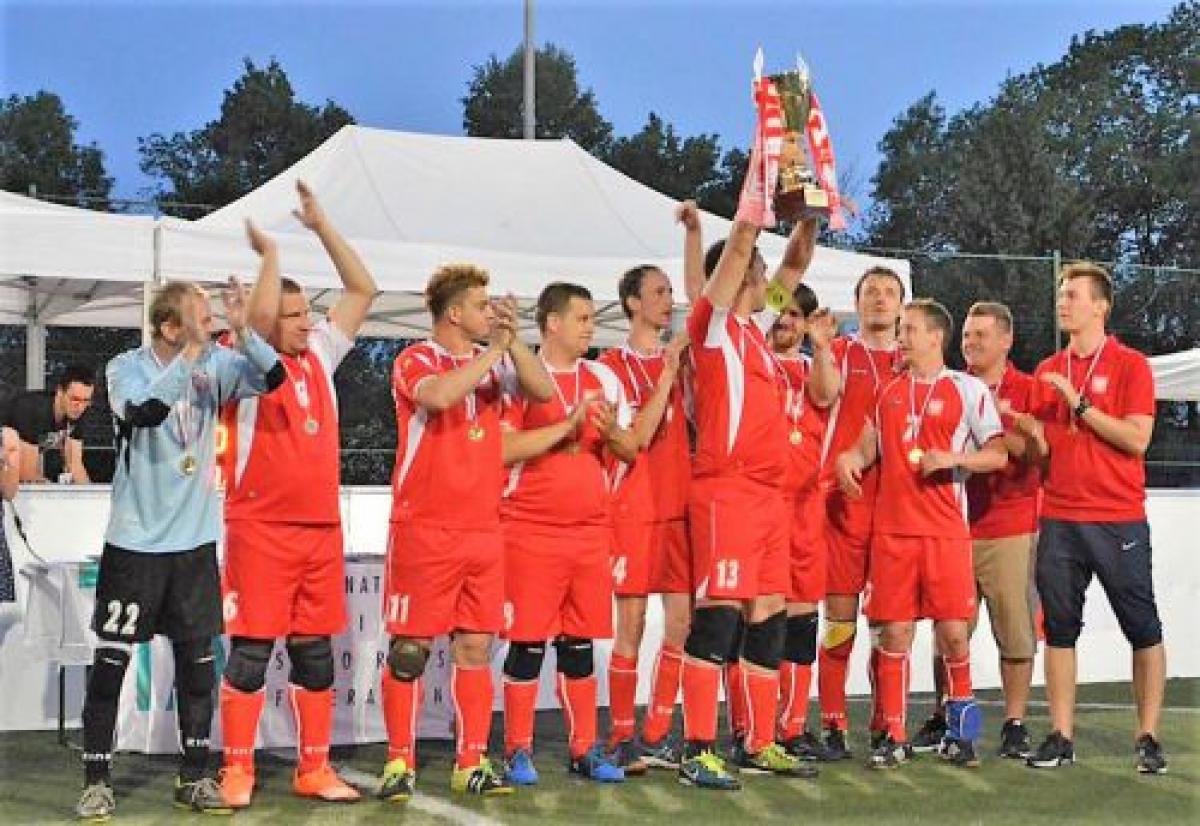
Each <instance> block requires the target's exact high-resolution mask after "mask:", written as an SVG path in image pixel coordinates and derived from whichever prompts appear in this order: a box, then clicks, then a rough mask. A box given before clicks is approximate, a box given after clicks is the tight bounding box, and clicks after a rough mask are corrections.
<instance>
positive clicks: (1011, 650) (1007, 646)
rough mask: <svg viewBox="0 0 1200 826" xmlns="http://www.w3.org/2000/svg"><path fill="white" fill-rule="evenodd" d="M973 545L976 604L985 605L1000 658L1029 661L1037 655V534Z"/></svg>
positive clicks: (982, 540) (989, 540)
mask: <svg viewBox="0 0 1200 826" xmlns="http://www.w3.org/2000/svg"><path fill="white" fill-rule="evenodd" d="M972 544H973V549H974V554H975V584H976V586H977V587H978V588H979V602H981V603H983V602H986V603H987V610H988V617H989V618H990V619H991V622H992V636H994V637H995V638H996V647H997V648H999V649H1000V656H1001V657H1002V658H1003V659H1006V660H1029V659H1032V658H1033V655H1034V653H1035V652H1036V651H1037V635H1036V632H1035V630H1034V621H1035V620H1034V617H1035V615H1036V613H1037V592H1036V590H1035V588H1034V581H1033V572H1034V567H1035V566H1034V559H1035V549H1036V548H1037V534H1031V533H1027V534H1021V535H1019V536H1006V537H1004V538H1002V539H976V540H975V541H974V542H973V543H972ZM976 620H978V614H976ZM972 627H973V626H972Z"/></svg>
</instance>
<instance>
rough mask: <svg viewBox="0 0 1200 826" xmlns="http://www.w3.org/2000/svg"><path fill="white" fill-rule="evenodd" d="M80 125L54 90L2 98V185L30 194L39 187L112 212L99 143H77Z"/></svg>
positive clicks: (74, 202)
mask: <svg viewBox="0 0 1200 826" xmlns="http://www.w3.org/2000/svg"><path fill="white" fill-rule="evenodd" d="M78 128H79V123H78V121H76V120H75V118H73V117H71V116H70V115H69V114H67V110H66V108H65V107H64V106H63V102H62V99H61V98H59V96H58V95H56V94H54V93H53V92H46V91H41V92H38V93H37V94H36V95H32V96H30V97H21V96H19V95H10V96H9V97H7V98H5V99H3V100H0V188H3V189H6V190H8V191H10V192H20V193H22V194H25V193H28V191H29V189H30V187H35V188H36V190H37V192H38V194H40V195H54V196H63V197H66V198H68V199H69V201H68V203H70V204H72V205H73V206H81V207H88V208H90V209H98V210H102V211H103V210H107V209H108V207H109V204H108V196H109V195H110V194H111V192H112V186H113V179H112V178H110V177H109V176H108V175H107V174H106V173H105V169H104V154H103V153H102V152H101V151H100V149H99V148H98V147H97V146H96V144H95V143H89V144H87V145H86V146H81V145H80V144H77V143H76V142H75V130H76V129H78Z"/></svg>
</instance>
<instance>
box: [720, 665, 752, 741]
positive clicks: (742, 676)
mask: <svg viewBox="0 0 1200 826" xmlns="http://www.w3.org/2000/svg"><path fill="white" fill-rule="evenodd" d="M725 710H726V711H727V712H728V714H729V728H730V730H731V731H732V732H733V734H734V736H735V737H736V736H738V735H739V734H740V735H745V734H746V732H747V731H749V730H750V701H749V699H748V698H747V697H746V669H745V668H744V667H743V666H742V663H741V661H740V660H739V661H737V662H732V663H729V664H727V665H726V666H725Z"/></svg>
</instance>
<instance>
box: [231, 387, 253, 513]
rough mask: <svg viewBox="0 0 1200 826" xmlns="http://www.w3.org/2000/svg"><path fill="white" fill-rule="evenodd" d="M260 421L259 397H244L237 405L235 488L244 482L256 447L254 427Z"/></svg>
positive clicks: (233, 481) (233, 480)
mask: <svg viewBox="0 0 1200 826" xmlns="http://www.w3.org/2000/svg"><path fill="white" fill-rule="evenodd" d="M257 423H258V397H257V396H253V397H251V398H249V399H242V400H241V401H240V402H238V406H237V463H236V464H235V465H234V468H233V479H232V480H230V481H231V482H232V483H233V488H234V490H236V489H237V486H238V485H240V484H241V482H242V474H244V473H245V472H246V465H248V464H249V463H250V452H251V450H252V449H253V448H254V427H255V425H256V424H257Z"/></svg>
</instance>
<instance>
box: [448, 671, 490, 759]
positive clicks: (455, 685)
mask: <svg viewBox="0 0 1200 826" xmlns="http://www.w3.org/2000/svg"><path fill="white" fill-rule="evenodd" d="M451 671H452V673H451V676H450V696H451V697H452V698H453V699H454V714H455V717H456V718H457V719H458V744H457V746H458V747H457V753H458V759H457V761H456V762H455V765H456V766H457V767H458V768H460V769H467V768H472V767H474V766H478V765H479V758H480V757H482V756H483V754H484V753H485V752H487V742H488V732H489V730H490V729H491V727H492V669H491V667H490V666H486V665H484V666H480V667H478V668H466V667H464V666H461V665H456V666H454V668H453V669H451Z"/></svg>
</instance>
